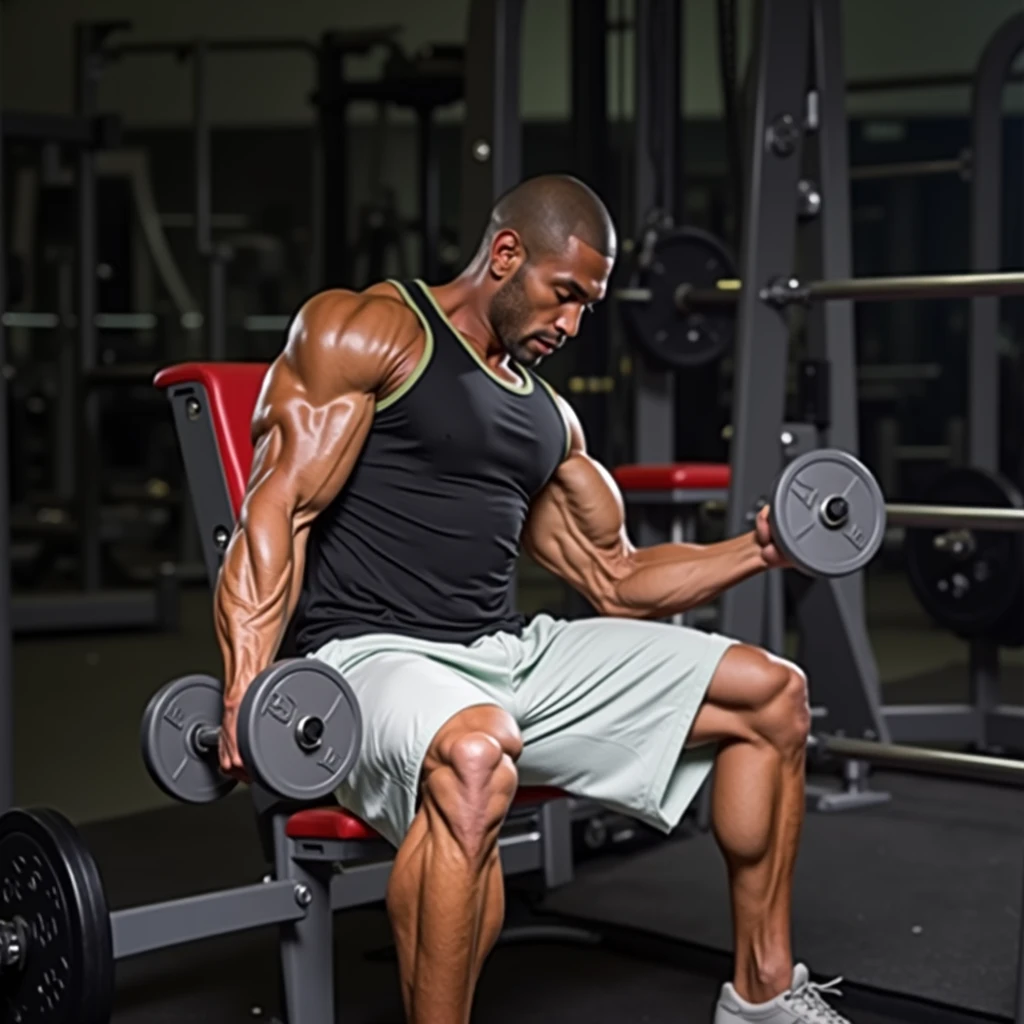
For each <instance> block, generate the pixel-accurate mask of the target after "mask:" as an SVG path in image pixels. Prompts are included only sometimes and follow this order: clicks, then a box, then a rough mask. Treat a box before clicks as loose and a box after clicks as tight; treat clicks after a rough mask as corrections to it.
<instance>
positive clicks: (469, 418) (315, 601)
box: [290, 281, 569, 654]
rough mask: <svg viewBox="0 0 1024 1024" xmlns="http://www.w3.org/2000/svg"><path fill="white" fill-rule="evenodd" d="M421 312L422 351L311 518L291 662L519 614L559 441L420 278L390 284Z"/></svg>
mask: <svg viewBox="0 0 1024 1024" xmlns="http://www.w3.org/2000/svg"><path fill="white" fill-rule="evenodd" d="M391 283H392V284H393V285H394V286H395V287H396V288H397V290H398V291H400V292H401V294H402V297H403V298H404V299H405V301H406V303H408V305H409V306H411V307H412V309H413V310H414V311H415V313H416V315H417V316H418V317H419V319H420V322H421V323H422V325H423V330H424V332H425V334H426V345H425V349H424V353H423V357H422V358H421V359H420V362H419V364H418V365H417V367H416V369H415V371H414V372H413V373H412V374H410V376H409V378H408V380H406V381H405V383H404V384H403V385H402V386H401V387H399V388H398V390H397V391H395V392H394V393H393V394H391V395H389V396H388V397H387V398H385V399H383V400H381V401H380V402H379V403H378V404H377V409H376V413H375V416H374V421H373V425H372V427H371V429H370V433H369V436H368V437H367V440H366V443H365V446H364V448H363V451H362V453H361V455H360V457H359V460H358V462H357V464H356V467H355V469H354V471H353V472H352V474H351V476H350V477H349V480H348V482H347V483H346V484H345V486H344V488H343V489H342V491H341V493H340V494H339V495H338V497H337V498H336V499H335V500H334V502H332V504H331V505H330V506H328V507H327V508H326V509H325V510H324V511H323V512H322V513H321V514H320V515H319V516H318V517H317V519H316V521H315V522H314V523H313V526H312V528H311V532H310V537H309V543H308V546H307V550H306V571H305V580H304V583H303V592H302V594H301V596H300V599H299V604H298V610H297V612H296V617H295V619H294V621H293V623H292V628H291V630H290V633H291V636H292V637H293V638H294V640H295V644H296V646H297V648H298V652H299V653H300V654H307V653H309V652H312V651H315V650H317V649H318V648H319V647H321V646H322V645H323V644H325V643H327V642H328V641H329V640H332V639H335V638H340V637H352V636H358V635H361V634H364V633H398V634H402V635H405V636H414V637H418V638H422V639H426V640H440V641H450V642H455V643H471V642H472V641H473V640H476V639H478V638H480V637H482V636H486V635H488V634H490V633H495V632H498V631H502V630H507V631H513V632H514V631H518V630H521V629H522V627H523V624H524V621H525V620H524V619H523V617H522V616H521V615H518V614H517V613H516V610H515V606H514V594H513V590H514V571H515V564H516V557H517V555H518V554H519V537H520V532H521V530H522V527H523V523H524V521H525V518H526V515H527V512H528V510H529V506H530V502H531V499H532V498H533V497H534V496H535V495H536V494H537V493H538V491H540V490H541V489H542V488H543V487H544V485H545V484H546V483H547V482H548V481H549V480H550V479H551V476H552V474H553V473H554V472H555V470H556V469H557V467H558V465H559V464H560V462H561V461H562V459H564V458H565V456H566V454H567V452H568V447H569V433H568V427H567V426H566V422H565V419H564V417H563V416H562V414H561V412H560V411H559V409H558V406H557V405H556V404H555V397H554V394H553V392H551V390H550V389H549V388H548V386H547V385H546V384H545V383H544V382H543V381H542V380H541V379H540V378H539V377H537V376H536V375H535V374H533V373H531V372H530V371H529V370H527V369H525V368H524V367H520V366H518V365H516V364H512V366H511V368H512V369H513V370H514V371H515V373H516V375H517V377H518V378H519V383H518V384H513V383H511V382H509V381H504V380H502V379H501V378H500V377H498V376H497V375H496V374H495V373H494V372H493V371H492V370H491V369H490V368H489V367H488V366H487V365H486V364H485V363H484V362H483V360H482V359H481V358H480V357H479V356H478V355H477V354H476V353H475V351H474V350H473V349H472V348H470V345H469V343H468V342H467V341H466V340H465V339H464V338H462V336H461V335H460V334H459V333H458V331H456V330H455V328H454V327H453V326H452V325H451V323H450V322H449V321H448V318H447V317H446V316H445V315H444V313H443V312H442V311H441V309H440V307H439V306H438V305H437V303H436V302H435V301H434V298H433V296H432V294H431V293H430V291H429V290H428V289H427V287H426V285H424V284H422V283H421V282H419V281H415V282H409V283H408V284H405V285H402V284H399V283H398V282H391Z"/></svg>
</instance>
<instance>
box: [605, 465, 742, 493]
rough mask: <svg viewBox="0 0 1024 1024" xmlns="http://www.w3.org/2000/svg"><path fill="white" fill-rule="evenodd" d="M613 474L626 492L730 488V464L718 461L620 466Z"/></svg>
mask: <svg viewBox="0 0 1024 1024" xmlns="http://www.w3.org/2000/svg"><path fill="white" fill-rule="evenodd" d="M612 475H613V476H614V477H615V482H616V483H617V484H618V485H619V487H621V488H622V490H623V491H627V492H628V491H704V490H707V491H719V490H728V488H729V479H730V472H729V467H728V466H727V465H720V464H718V463H715V462H675V463H668V464H665V465H650V466H619V467H618V468H617V469H616V470H615V472H614V473H613V474H612Z"/></svg>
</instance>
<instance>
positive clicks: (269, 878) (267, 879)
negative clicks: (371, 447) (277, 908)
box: [261, 875, 274, 885]
mask: <svg viewBox="0 0 1024 1024" xmlns="http://www.w3.org/2000/svg"><path fill="white" fill-rule="evenodd" d="M273 880H274V876H273V875H264V876H263V878H262V879H261V881H262V882H263V884H264V885H269V884H270V883H271V882H272V881H273Z"/></svg>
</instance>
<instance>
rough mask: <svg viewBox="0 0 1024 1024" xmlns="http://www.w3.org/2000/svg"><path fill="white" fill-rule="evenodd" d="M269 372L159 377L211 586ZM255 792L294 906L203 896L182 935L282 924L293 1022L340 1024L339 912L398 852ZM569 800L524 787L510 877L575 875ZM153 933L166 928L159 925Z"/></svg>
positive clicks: (348, 817)
mask: <svg viewBox="0 0 1024 1024" xmlns="http://www.w3.org/2000/svg"><path fill="white" fill-rule="evenodd" d="M267 369H268V367H267V365H266V364H257V363H189V364H184V365H181V366H174V367H170V368H168V369H166V370H163V371H161V372H160V373H159V374H157V377H156V379H155V381H154V383H155V385H156V387H158V388H160V389H162V390H164V391H166V393H167V396H168V398H169V399H170V403H171V408H172V410H173V414H174V422H175V427H176V429H177V433H178V439H179V443H180V445H181V451H182V457H183V459H184V464H185V472H186V476H187V480H188V487H189V490H190V492H191V494H192V502H193V506H194V510H195V514H196V519H197V522H198V526H199V533H200V537H201V542H202V550H203V559H204V562H205V565H206V571H207V575H208V577H209V580H210V583H211V586H212V585H214V584H215V583H216V579H217V574H218V572H219V570H220V563H221V559H222V557H223V554H224V551H225V550H226V548H227V545H228V542H229V540H230V538H231V534H232V531H233V529H234V525H235V522H236V520H237V516H238V512H239V509H240V508H241V504H242V500H243V498H244V495H245V491H246V485H247V481H248V477H249V471H250V468H251V462H252V454H253V447H252V439H251V423H252V416H253V411H254V409H255V406H256V401H257V399H258V397H259V393H260V389H261V387H262V384H263V379H264V377H265V376H266V373H267ZM250 788H251V792H252V798H253V803H254V807H255V810H256V813H257V818H258V823H259V826H260V834H261V836H263V838H264V846H265V852H266V854H267V857H268V860H269V861H270V862H271V863H272V864H273V868H274V873H273V876H272V878H268V879H267V880H265V884H266V885H273V886H274V887H275V888H278V887H282V886H283V890H282V897H281V900H283V901H285V902H287V901H288V900H291V901H292V905H291V906H290V907H288V908H286V910H287V912H286V913H285V914H281V913H280V910H279V911H278V916H266V915H264V916H262V917H261V916H260V915H259V914H258V913H257V912H256V909H255V906H254V905H253V904H252V902H251V901H249V902H248V903H247V901H246V899H245V898H244V894H245V892H246V890H238V892H237V894H235V895H234V897H233V900H231V899H228V897H229V896H230V895H231V894H226V893H225V894H212V895H211V896H200V897H195V898H194V909H193V914H194V916H193V917H192V919H191V920H190V922H189V927H188V928H187V929H186V931H187V932H188V934H187V936H186V937H184V938H181V939H179V940H177V941H190V940H191V939H194V938H200V937H202V936H203V935H206V934H223V933H225V932H226V931H231V930H233V929H232V928H231V927H230V926H229V925H228V922H227V920H226V918H225V915H228V918H231V917H237V918H238V919H239V920H240V921H245V920H249V921H250V923H249V924H247V925H246V924H241V923H240V924H238V925H237V926H236V927H238V928H241V927H253V926H255V925H257V924H266V923H275V922H279V923H282V924H283V927H282V929H281V958H282V969H283V981H284V1000H285V1004H286V1014H287V1016H286V1019H287V1022H288V1024H333V1022H334V1021H335V1019H336V1018H335V1010H334V992H333V963H332V957H331V913H332V911H334V910H338V909H342V908H346V907H354V906H360V905H363V904H366V903H371V902H376V901H379V900H381V899H383V898H384V895H385V892H386V889H387V883H388V878H389V876H390V872H391V864H392V861H393V851H392V849H391V847H390V845H389V844H387V843H386V842H385V841H384V840H383V839H382V838H381V837H380V836H379V835H378V834H377V833H376V832H374V831H373V830H372V829H371V828H369V827H368V826H367V825H366V824H365V823H364V822H362V821H360V820H359V819H358V818H357V817H355V816H354V815H352V814H350V813H348V812H347V811H346V810H344V809H343V808H342V807H340V806H337V805H332V806H327V807H303V808H296V806H295V805H294V804H293V805H286V804H283V803H282V802H281V801H280V799H278V798H276V797H274V796H272V795H271V794H270V793H268V792H267V791H265V790H263V789H261V788H260V787H259V786H255V785H254V786H252V787H250ZM570 802H571V798H570V797H569V796H568V795H567V794H565V793H563V792H561V791H559V790H555V789H550V788H536V787H523V788H521V789H520V790H519V793H518V794H517V796H516V799H515V803H514V807H513V810H512V812H511V813H510V814H509V817H508V821H507V822H506V826H505V828H504V829H503V831H502V835H501V837H500V838H499V852H500V856H501V861H502V868H503V870H504V872H505V874H506V875H514V874H521V873H525V872H533V871H540V872H541V873H542V875H543V879H544V884H545V885H546V886H547V887H549V888H550V887H554V886H557V885H563V884H565V883H566V882H568V881H571V879H572V876H573V859H572V833H571V820H570ZM285 883H287V884H285ZM249 888H250V889H251V888H254V887H249ZM257 888H258V887H257ZM184 902H186V903H191V902H193V901H184ZM279 902H280V901H279ZM295 904H297V906H296V905H295ZM207 907H208V908H209V910H208V912H207V913H202V912H201V911H202V910H203V909H206V908H207ZM268 908H269V904H268ZM156 909H158V908H139V915H140V921H144V920H145V919H146V914H147V912H150V913H149V920H150V921H151V922H152V911H153V910H156ZM181 909H182V910H184V908H181ZM267 913H268V914H269V909H268V911H267ZM180 917H181V919H182V920H184V919H185V918H184V915H183V914H182V915H180ZM132 924H134V927H129V926H130V925H132ZM204 926H205V928H206V930H204ZM150 930H151V932H152V931H156V930H157V926H156V924H155V922H153V923H152V925H151V929H150ZM167 944H169V943H167V942H166V941H162V940H161V938H160V937H156V938H154V940H153V941H150V942H147V935H146V929H144V928H141V927H140V925H139V922H131V921H130V919H129V920H124V923H123V924H122V923H121V922H120V921H115V927H114V948H115V956H123V955H130V954H131V953H136V952H145V951H146V950H148V949H153V948H160V947H161V946H163V945H167Z"/></svg>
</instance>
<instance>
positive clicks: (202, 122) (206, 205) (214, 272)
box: [192, 39, 227, 362]
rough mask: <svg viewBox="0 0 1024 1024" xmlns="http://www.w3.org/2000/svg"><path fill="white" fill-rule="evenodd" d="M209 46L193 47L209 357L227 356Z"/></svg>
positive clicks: (201, 43) (197, 180)
mask: <svg viewBox="0 0 1024 1024" xmlns="http://www.w3.org/2000/svg"><path fill="white" fill-rule="evenodd" d="M208 54H209V46H208V44H207V43H206V41H205V40H203V39H197V40H196V41H195V43H194V44H193V47H192V132H193V147H194V157H193V159H194V165H195V166H194V171H195V190H196V214H195V220H196V249H197V250H198V252H199V254H200V256H201V257H202V258H203V259H204V260H205V261H206V310H205V312H204V314H203V315H204V320H205V324H206V357H207V359H212V360H213V361H214V362H221V361H223V360H224V359H226V358H227V296H226V291H227V253H226V252H225V251H224V249H223V248H222V247H221V246H218V245H217V244H216V243H215V242H214V240H213V145H212V131H211V128H210V102H209V86H208V75H207V70H208V62H207V57H208Z"/></svg>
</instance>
